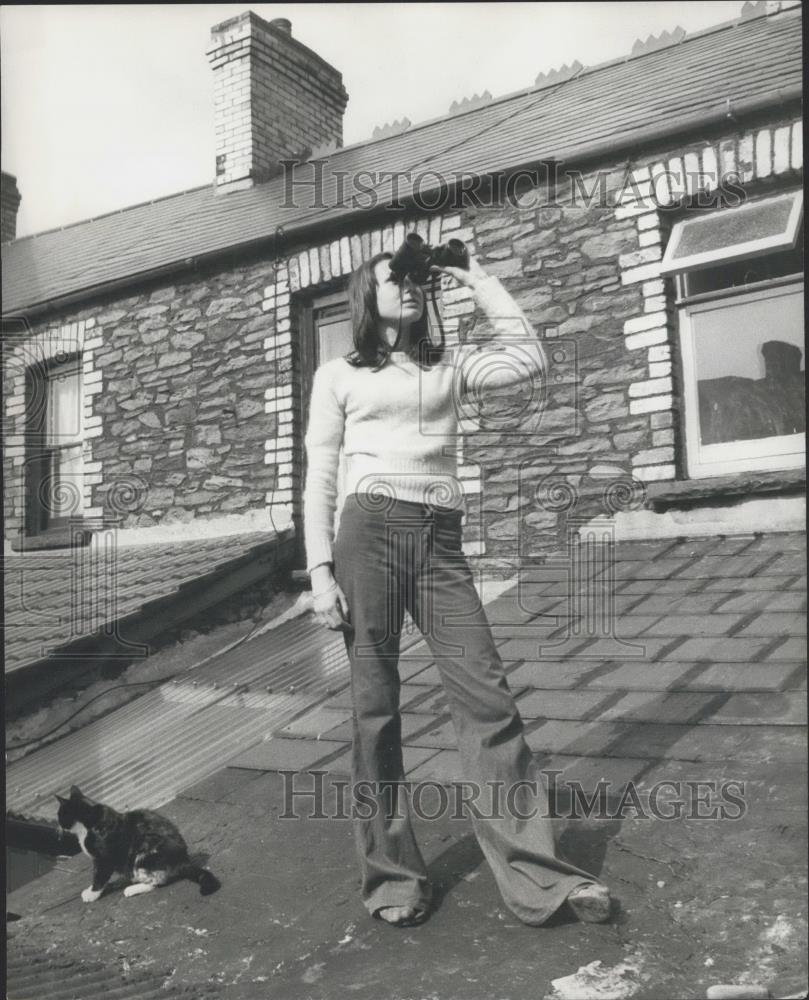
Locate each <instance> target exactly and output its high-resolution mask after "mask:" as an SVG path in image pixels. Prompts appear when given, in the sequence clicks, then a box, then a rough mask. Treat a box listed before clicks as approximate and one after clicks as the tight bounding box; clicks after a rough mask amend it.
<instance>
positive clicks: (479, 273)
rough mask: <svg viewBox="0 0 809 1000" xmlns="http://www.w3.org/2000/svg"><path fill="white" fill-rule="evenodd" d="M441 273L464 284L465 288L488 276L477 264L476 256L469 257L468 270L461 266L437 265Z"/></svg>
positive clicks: (471, 286)
mask: <svg viewBox="0 0 809 1000" xmlns="http://www.w3.org/2000/svg"><path fill="white" fill-rule="evenodd" d="M438 270H439V271H441V273H442V274H448V275H449V276H450V277H451V278H454V279H455V280H456V281H457V282H458V284H459V285H466V287H467V288H474V287H475V285H477V284H478V282H480V281H485V279H486V278H487V277H488V275H487V274H486V272H485V271H484V270H483V268H482V267H481V266H480V264H478V261H477V258H476V257H471V256H470V258H469V270H468V271H466V270H464V269H463V268H462V267H439V268H438Z"/></svg>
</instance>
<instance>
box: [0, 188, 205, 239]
mask: <svg viewBox="0 0 809 1000" xmlns="http://www.w3.org/2000/svg"><path fill="white" fill-rule="evenodd" d="M212 187H213V181H210V182H209V183H207V184H198V185H197V186H196V187H190V188H184V189H183V190H182V191H172V192H171V193H170V194H161V195H158V196H157V197H156V198H145V199H144V200H143V201H136V202H134V203H133V204H131V205H122V206H121V208H113V209H111V210H110V211H109V212H101V213H99V214H98V215H91V216H89V217H88V218H86V219H76V221H75V222H66V223H65V224H64V225H62V226H51V228H50V229H38V230H37V231H36V232H35V233H26V235H25V236H17V237H15V238H14V239H13V240H5V241H4V242H3V244H2V246H8V245H9V244H12V243H13V244H14V245H15V246H16V245H17V244H19V243H24V242H25V241H26V240H34V239H36V238H37V237H38V236H49V235H50V234H51V233H60V232H62V231H63V230H65V229H73V228H74V227H75V226H84V225H86V224H87V223H88V222H98V220H99V219H109V218H110V216H113V215H121V214H123V213H124V212H131V211H132V210H133V209H136V208H143V206H144V205H154V204H155V203H156V202H158V201H169V200H170V199H171V198H181V197H182V196H183V195H186V194H193V192H194V191H204V190H205V189H206V188H212Z"/></svg>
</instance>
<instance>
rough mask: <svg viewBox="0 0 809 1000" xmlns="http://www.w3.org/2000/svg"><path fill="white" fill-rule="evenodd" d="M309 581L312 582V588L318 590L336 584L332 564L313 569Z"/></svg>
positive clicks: (323, 564)
mask: <svg viewBox="0 0 809 1000" xmlns="http://www.w3.org/2000/svg"><path fill="white" fill-rule="evenodd" d="M309 579H310V580H311V581H312V587H315V586H317V587H318V589H322V587H324V586H325V587H328V586H329V584H330V583H333V582H334V575H333V573H332V568H331V563H320V565H319V566H314V567H312V570H311V572H310V573H309Z"/></svg>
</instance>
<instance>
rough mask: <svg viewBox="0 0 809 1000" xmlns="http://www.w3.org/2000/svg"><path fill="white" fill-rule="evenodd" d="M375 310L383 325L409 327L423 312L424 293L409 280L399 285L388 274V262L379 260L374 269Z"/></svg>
mask: <svg viewBox="0 0 809 1000" xmlns="http://www.w3.org/2000/svg"><path fill="white" fill-rule="evenodd" d="M374 277H375V278H376V308H377V312H378V313H379V318H380V320H382V322H383V323H390V324H392V325H400V324H401V326H409V325H410V324H411V323H415V322H416V320H418V319H420V318H421V314H422V313H423V312H424V292H423V291H422V290H421V287H420V286H419V285H417V284H415V283H414V282H413V281H411V280H410V278H408V277H405V279H404V281H402V282H401V283H399V282H398V281H397V280H396V279H395V278H394V277H393V275H392V274H391V273H390V261H389V260H380V261H379V263H378V264H377V265H376V266H375V267H374Z"/></svg>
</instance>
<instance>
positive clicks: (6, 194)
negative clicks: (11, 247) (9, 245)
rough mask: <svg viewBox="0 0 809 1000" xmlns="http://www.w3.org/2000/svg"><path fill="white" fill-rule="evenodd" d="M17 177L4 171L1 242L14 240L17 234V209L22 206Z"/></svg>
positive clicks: (0, 195) (0, 187)
mask: <svg viewBox="0 0 809 1000" xmlns="http://www.w3.org/2000/svg"><path fill="white" fill-rule="evenodd" d="M21 200H22V199H21V198H20V192H19V191H18V190H17V178H16V177H12V175H11V174H7V173H6V172H5V171H3V174H2V182H1V183H0V242H2V243H5V242H6V241H7V240H13V239H14V238H15V237H16V235H17V209H18V208H19V207H20V201H21Z"/></svg>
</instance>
